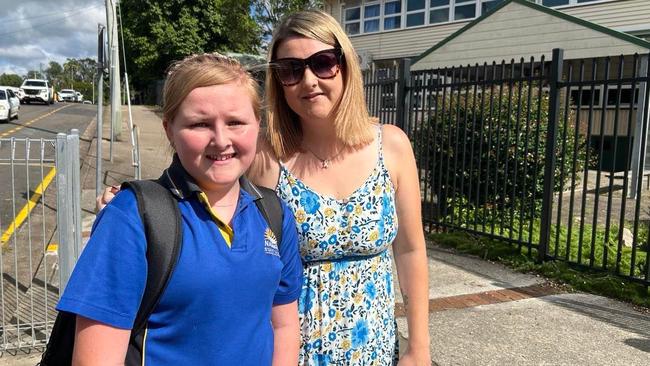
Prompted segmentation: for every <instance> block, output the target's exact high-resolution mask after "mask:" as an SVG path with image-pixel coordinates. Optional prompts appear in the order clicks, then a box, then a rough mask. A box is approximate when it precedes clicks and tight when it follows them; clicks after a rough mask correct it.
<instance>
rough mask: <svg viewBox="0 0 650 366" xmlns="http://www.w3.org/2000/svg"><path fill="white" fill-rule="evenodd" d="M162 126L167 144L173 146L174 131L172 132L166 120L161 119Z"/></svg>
mask: <svg viewBox="0 0 650 366" xmlns="http://www.w3.org/2000/svg"><path fill="white" fill-rule="evenodd" d="M163 128H164V129H165V135H167V141H169V144H170V145H171V146H172V148H173V147H174V133H173V132H172V126H171V123H169V121H168V120H166V119H163Z"/></svg>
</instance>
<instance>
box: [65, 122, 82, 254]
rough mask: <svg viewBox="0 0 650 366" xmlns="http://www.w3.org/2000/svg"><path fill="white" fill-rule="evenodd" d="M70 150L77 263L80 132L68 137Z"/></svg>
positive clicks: (71, 133) (79, 223)
mask: <svg viewBox="0 0 650 366" xmlns="http://www.w3.org/2000/svg"><path fill="white" fill-rule="evenodd" d="M67 138H68V142H69V146H70V149H69V150H68V153H69V159H70V160H69V161H70V163H69V164H70V168H71V169H72V171H71V173H72V174H71V177H72V181H71V182H72V185H71V186H70V194H71V196H70V199H71V201H72V218H73V222H72V224H73V233H74V237H73V241H72V242H73V245H74V247H73V249H74V258H75V261H76V260H77V258H79V254H81V245H82V242H81V179H80V177H79V175H80V174H81V166H80V162H79V130H77V129H72V130H71V131H70V134H69V135H68V136H67Z"/></svg>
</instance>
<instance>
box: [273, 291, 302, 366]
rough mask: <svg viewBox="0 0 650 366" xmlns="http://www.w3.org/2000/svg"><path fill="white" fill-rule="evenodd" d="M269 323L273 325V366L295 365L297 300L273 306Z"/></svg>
mask: <svg viewBox="0 0 650 366" xmlns="http://www.w3.org/2000/svg"><path fill="white" fill-rule="evenodd" d="M271 323H272V325H273V366H283V365H297V364H298V353H299V350H300V325H299V323H298V301H294V302H291V303H289V304H285V305H275V306H273V309H272V310H271Z"/></svg>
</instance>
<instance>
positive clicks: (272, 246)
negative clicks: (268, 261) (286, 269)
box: [264, 228, 280, 257]
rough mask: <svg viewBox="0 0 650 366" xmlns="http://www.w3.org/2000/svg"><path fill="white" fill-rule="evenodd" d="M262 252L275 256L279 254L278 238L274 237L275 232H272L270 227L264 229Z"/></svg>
mask: <svg viewBox="0 0 650 366" xmlns="http://www.w3.org/2000/svg"><path fill="white" fill-rule="evenodd" d="M264 253H266V254H268V255H273V256H276V257H279V256H280V251H279V250H278V240H277V239H276V238H275V234H273V231H272V230H271V229H270V228H266V230H264Z"/></svg>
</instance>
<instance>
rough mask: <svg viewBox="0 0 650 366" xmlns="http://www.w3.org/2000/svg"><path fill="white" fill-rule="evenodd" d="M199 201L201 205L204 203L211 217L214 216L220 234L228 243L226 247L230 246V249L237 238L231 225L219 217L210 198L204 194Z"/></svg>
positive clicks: (201, 194)
mask: <svg viewBox="0 0 650 366" xmlns="http://www.w3.org/2000/svg"><path fill="white" fill-rule="evenodd" d="M199 200H200V201H201V203H203V206H205V208H206V209H207V210H208V212H209V213H210V216H212V219H213V220H214V222H215V223H216V224H217V227H218V228H219V232H221V236H223V239H224V240H225V241H226V245H228V248H230V246H231V244H232V239H233V238H234V237H235V232H234V231H233V230H232V228H231V227H230V225H228V224H226V223H225V222H223V220H221V219H220V218H219V216H217V213H216V212H214V210H213V209H212V207H211V206H210V202H209V201H208V196H206V195H205V193H204V192H201V193H199Z"/></svg>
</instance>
